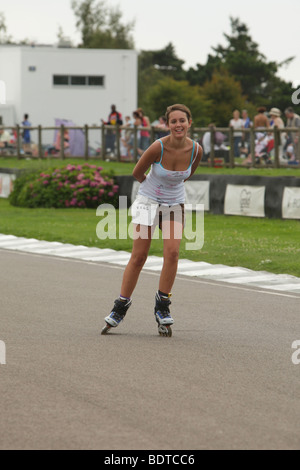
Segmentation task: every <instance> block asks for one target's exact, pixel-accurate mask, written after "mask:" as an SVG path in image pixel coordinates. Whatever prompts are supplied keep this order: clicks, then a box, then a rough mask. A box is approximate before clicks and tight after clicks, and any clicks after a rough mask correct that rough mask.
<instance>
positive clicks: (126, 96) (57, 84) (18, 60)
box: [0, 45, 137, 143]
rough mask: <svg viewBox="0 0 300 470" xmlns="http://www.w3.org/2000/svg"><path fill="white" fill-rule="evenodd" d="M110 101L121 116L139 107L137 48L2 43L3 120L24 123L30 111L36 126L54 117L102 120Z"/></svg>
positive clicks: (0, 106)
mask: <svg viewBox="0 0 300 470" xmlns="http://www.w3.org/2000/svg"><path fill="white" fill-rule="evenodd" d="M112 104H115V105H116V107H117V110H118V111H119V112H121V113H122V115H123V117H124V116H125V115H127V114H128V115H132V111H133V110H134V109H136V107H137V52H136V51H134V50H127V49H126V50H117V49H79V48H78V49H77V48H76V49H75V48H74V49H73V48H58V47H51V46H50V47H48V46H47V47H45V46H35V47H30V46H9V45H5V46H3V45H2V46H0V116H1V117H2V123H3V125H5V126H11V125H14V124H16V123H18V124H21V122H22V120H23V116H24V114H25V113H27V114H29V121H30V122H31V124H32V126H38V125H39V124H40V125H42V126H54V120H55V119H56V118H57V119H67V120H71V121H73V122H74V124H75V125H77V126H83V125H85V124H88V125H97V126H99V125H101V119H102V118H103V119H104V120H107V117H108V114H109V113H110V109H111V105H112ZM32 134H33V138H34V133H32ZM51 135H53V132H52V134H51ZM45 140H47V139H45V136H44V133H43V143H44V142H45ZM45 143H46V142H45Z"/></svg>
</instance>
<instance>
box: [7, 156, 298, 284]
mask: <svg viewBox="0 0 300 470" xmlns="http://www.w3.org/2000/svg"><path fill="white" fill-rule="evenodd" d="M126 166H127V165H126ZM117 215H118V211H117ZM100 220H101V218H100V217H97V216H96V211H95V210H93V209H26V208H19V207H13V206H11V205H10V204H9V202H8V200H6V199H0V233H3V234H13V235H17V236H22V237H27V238H37V239H40V240H48V241H60V242H64V243H72V244H75V245H85V246H93V247H98V248H112V249H115V250H126V251H130V250H131V246H132V241H131V239H130V238H129V239H127V240H118V239H116V240H111V239H106V240H99V239H98V238H97V235H96V227H97V224H98V223H99V222H100ZM117 220H118V218H117ZM117 233H118V222H117ZM299 240H300V223H299V221H295V220H280V219H267V218H263V219H260V218H252V217H238V216H223V215H212V214H205V216H204V245H203V247H202V249H197V250H193V251H191V250H186V249H185V248H186V246H187V245H186V243H187V242H188V243H189V241H188V240H186V239H184V240H183V242H182V244H181V250H180V258H187V259H191V260H194V261H206V262H208V263H212V264H225V265H229V266H243V267H246V268H249V269H253V270H258V271H259V270H263V271H269V272H273V273H278V274H292V275H295V276H298V277H300V262H299V261H300V244H299ZM150 254H151V255H157V256H161V255H162V241H161V240H153V242H152V246H151V251H150Z"/></svg>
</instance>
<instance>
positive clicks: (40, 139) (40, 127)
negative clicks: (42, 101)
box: [38, 125, 43, 158]
mask: <svg viewBox="0 0 300 470" xmlns="http://www.w3.org/2000/svg"><path fill="white" fill-rule="evenodd" d="M38 148H39V158H43V149H42V126H41V125H39V126H38Z"/></svg>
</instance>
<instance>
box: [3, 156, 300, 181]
mask: <svg viewBox="0 0 300 470" xmlns="http://www.w3.org/2000/svg"><path fill="white" fill-rule="evenodd" d="M68 163H71V164H77V165H78V164H81V165H82V164H84V163H90V164H93V165H97V166H102V167H103V169H105V170H111V169H112V170H114V172H115V174H116V175H130V174H131V173H132V170H133V168H134V165H135V164H134V163H129V162H126V163H125V162H106V161H103V160H100V159H97V160H96V159H90V160H88V161H86V160H84V159H79V158H68V159H65V160H60V159H57V158H48V159H47V158H45V159H42V160H40V159H37V158H31V159H25V158H22V159H20V160H18V159H17V158H15V157H11V158H10V157H0V168H18V169H28V170H41V171H42V170H45V169H47V168H58V167H59V168H60V167H63V166H66V165H67V164H68ZM197 173H204V174H216V175H255V176H258V175H260V176H296V177H299V178H300V169H299V168H268V167H262V168H241V167H237V168H210V167H206V166H199V167H198V168H197V170H196V174H197Z"/></svg>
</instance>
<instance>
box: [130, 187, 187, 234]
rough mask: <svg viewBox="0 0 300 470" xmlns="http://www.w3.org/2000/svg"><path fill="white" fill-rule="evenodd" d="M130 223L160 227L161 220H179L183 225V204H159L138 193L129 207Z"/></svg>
mask: <svg viewBox="0 0 300 470" xmlns="http://www.w3.org/2000/svg"><path fill="white" fill-rule="evenodd" d="M130 212H131V216H132V223H133V224H136V225H146V226H148V227H153V228H154V227H156V226H157V225H158V226H159V228H160V229H161V228H162V222H165V221H169V222H173V221H176V222H179V223H181V224H182V225H183V226H184V222H185V219H184V204H174V205H171V206H169V205H167V204H160V203H158V202H156V201H154V200H153V199H150V198H148V197H146V196H142V195H141V194H139V195H138V196H137V198H136V200H135V201H134V203H133V204H132V206H131V208H130Z"/></svg>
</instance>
